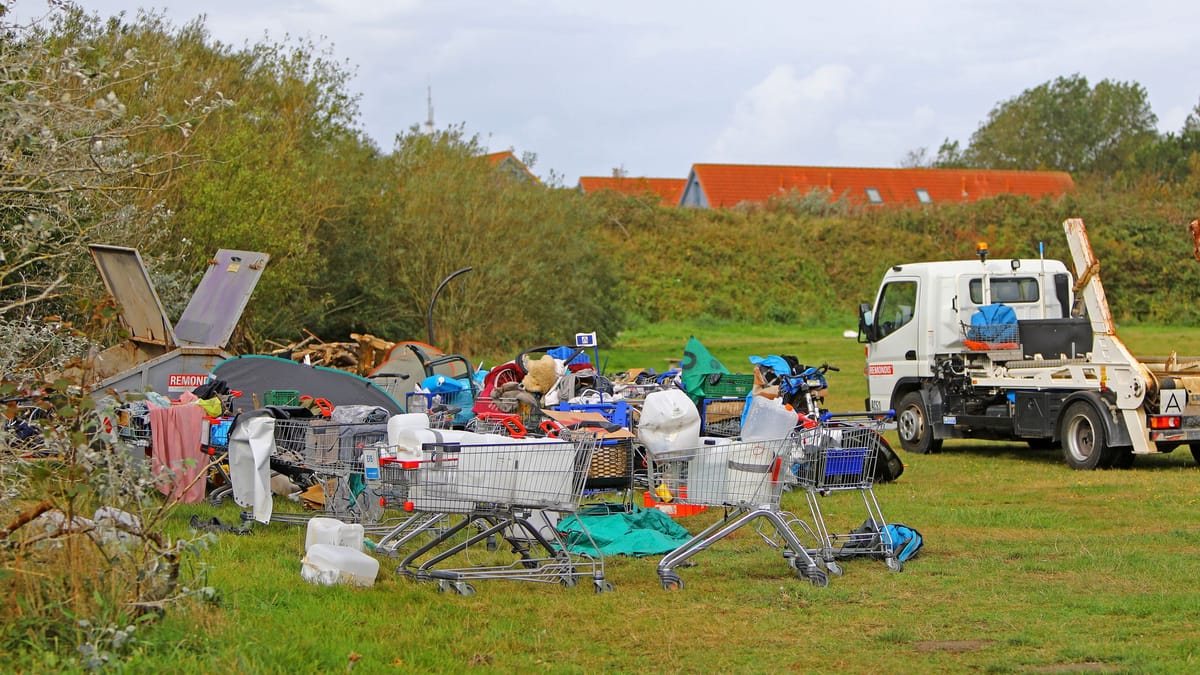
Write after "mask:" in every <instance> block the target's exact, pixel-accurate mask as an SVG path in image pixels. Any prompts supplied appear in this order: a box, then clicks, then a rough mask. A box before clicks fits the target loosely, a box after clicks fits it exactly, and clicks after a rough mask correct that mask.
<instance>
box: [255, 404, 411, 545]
mask: <svg viewBox="0 0 1200 675" xmlns="http://www.w3.org/2000/svg"><path fill="white" fill-rule="evenodd" d="M386 443H387V424H386V423H383V424H376V423H340V422H333V421H330V420H328V419H325V418H311V419H309V418H302V419H281V420H276V421H275V453H274V454H273V455H272V457H271V467H272V469H275V470H278V471H280V472H281V473H284V474H286V475H288V476H289V477H290V478H292V479H293V480H294V481H296V482H297V483H298V484H301V486H302V487H305V486H307V487H313V486H316V489H315V490H314V493H315V495H316V496H317V499H316V500H315V501H316V502H317V503H318V505H319V508H318V509H317V510H315V511H313V512H311V513H272V514H271V522H284V523H294V524H303V523H307V522H308V521H309V520H310V519H311V518H313V517H314V516H327V517H330V518H337V519H338V520H340V521H342V522H346V523H362V524H364V525H366V524H371V523H375V522H376V521H378V519H379V518H380V516H381V515H382V513H383V508H384V507H385V506H386V505H387V502H388V499H387V496H386V495H384V496H382V497H381V495H380V494H379V491H381V490H385V489H386V490H387V491H388V492H389V493H393V492H395V491H396V490H398V489H401V487H402V486H396V485H389V484H388V483H387V480H386V479H388V478H392V477H393V476H395V477H396V478H398V479H399V478H403V474H402V473H400V474H392V473H390V472H389V473H388V474H387V475H386V476H385V475H383V472H382V471H380V472H379V474H380V475H378V476H373V477H372V480H370V481H368V480H367V476H366V475H365V474H364V466H363V457H364V451H366V450H368V449H369V450H371V451H372V452H373V453H375V454H374V455H373V456H374V457H376V458H377V457H378V456H379V453H380V452H381V451H382V450H383V449H384V448H385V446H386ZM368 457H371V455H368ZM375 466H377V464H374V463H372V467H373V468H374V467H375ZM401 500H402V498H397V499H395V500H394V501H397V502H399V501H401ZM246 515H247V514H243V517H245V516H246Z"/></svg>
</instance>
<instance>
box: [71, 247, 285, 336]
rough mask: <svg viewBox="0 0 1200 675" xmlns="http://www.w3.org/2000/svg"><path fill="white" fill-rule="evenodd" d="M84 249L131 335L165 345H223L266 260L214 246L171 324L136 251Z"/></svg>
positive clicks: (252, 252)
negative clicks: (174, 324)
mask: <svg viewBox="0 0 1200 675" xmlns="http://www.w3.org/2000/svg"><path fill="white" fill-rule="evenodd" d="M88 249H89V250H90V251H91V253H92V257H93V258H94V259H95V260H96V268H97V269H98V270H99V271H100V277H101V279H103V280H104V286H105V287H106V288H107V289H108V292H109V293H110V294H111V295H112V296H113V299H114V300H116V301H117V304H118V305H120V307H121V318H122V319H123V320H124V321H125V324H126V325H127V326H128V328H129V332H130V334H131V336H130V337H131V339H133V340H135V341H138V342H147V343H152V344H156V345H162V346H165V347H175V346H185V347H208V348H218V349H222V348H224V347H225V346H226V345H227V344H228V342H229V339H230V338H231V337H232V336H233V331H234V329H235V328H236V327H237V324H238V321H240V320H241V318H242V312H243V311H244V310H245V309H246V303H247V302H249V301H250V295H251V293H253V291H254V287H255V286H256V285H258V279H259V277H261V276H262V273H263V268H265V267H266V265H267V260H268V258H269V256H268V255H267V254H266V253H258V252H256V251H234V250H229V249H220V250H218V251H217V253H216V255H214V256H213V257H212V258H210V259H209V261H208V269H207V270H205V272H204V277H203V278H202V279H201V280H200V285H199V286H197V287H196V290H195V291H194V292H193V293H192V297H191V299H190V300H189V301H188V305H187V308H186V309H184V310H183V315H182V316H180V317H179V324H178V325H177V326H175V327H174V328H172V326H171V321H170V319H168V318H167V312H166V310H165V309H163V305H162V301H161V300H160V299H159V297H158V292H157V291H155V289H154V284H153V282H151V281H150V275H149V273H148V272H147V271H146V266H145V264H144V263H143V262H142V257H141V255H140V254H139V253H138V252H137V249H132V248H125V247H123V246H108V245H105V244H89V245H88Z"/></svg>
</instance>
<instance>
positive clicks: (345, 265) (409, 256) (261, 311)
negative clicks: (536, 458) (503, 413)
mask: <svg viewBox="0 0 1200 675" xmlns="http://www.w3.org/2000/svg"><path fill="white" fill-rule="evenodd" d="M351 72H352V70H351V66H350V64H346V63H344V62H340V61H338V60H337V59H336V57H335V56H334V55H333V54H332V53H331V52H329V51H328V50H325V49H322V48H321V47H320V46H319V45H316V44H313V43H312V42H309V41H305V40H290V41H285V42H267V41H264V42H260V43H258V44H254V45H249V46H245V47H241V48H233V47H231V46H229V45H224V44H222V43H220V42H218V41H216V40H214V39H213V38H212V36H211V35H210V34H209V33H208V30H207V28H206V27H205V25H204V22H203V20H202V19H197V20H195V21H192V22H190V23H187V24H184V25H182V26H176V25H172V24H170V23H169V22H168V21H166V19H165V18H164V17H163V16H162V15H161V14H156V13H138V15H137V16H136V17H132V18H130V17H127V16H121V17H112V18H104V17H100V16H96V15H92V14H89V13H87V12H86V11H85V10H83V9H81V8H79V7H77V6H74V5H72V4H70V3H68V2H63V3H56V5H55V7H54V9H53V11H52V12H51V13H50V15H49V16H48V18H47V19H46V20H44V21H42V22H39V23H38V24H36V25H29V26H21V25H15V24H12V23H9V22H7V21H6V17H5V16H4V15H3V14H2V13H0V153H2V154H0V160H2V161H0V193H3V195H4V197H3V200H2V202H0V338H4V339H6V341H7V342H8V344H9V345H11V346H12V347H11V348H10V349H9V350H8V351H7V352H6V354H5V355H4V356H0V366H3V367H4V370H5V372H14V371H16V370H19V369H21V368H47V367H51V366H54V365H56V364H59V363H61V362H62V361H63V360H64V359H66V358H70V357H71V356H77V355H78V353H79V352H80V351H81V350H83V349H85V348H86V347H87V346H88V345H90V344H93V343H96V344H108V343H111V341H113V340H115V339H116V338H117V337H119V328H118V327H116V326H115V324H114V323H113V322H112V320H111V319H112V308H111V307H109V306H107V305H106V299H105V291H104V289H103V286H102V284H101V283H100V281H99V278H98V276H97V274H96V273H95V271H94V269H93V265H92V262H91V258H90V256H89V255H88V253H87V249H86V246H87V244H88V243H105V244H114V245H123V246H129V247H133V248H137V249H138V250H139V252H140V253H141V255H142V257H143V258H144V259H145V260H146V261H147V264H148V266H149V268H150V273H151V277H152V279H153V281H154V284H155V287H156V289H157V290H158V292H159V295H160V297H161V299H162V302H163V304H164V305H165V307H166V309H167V313H168V315H169V316H171V317H172V318H175V317H178V315H179V313H180V312H181V311H182V309H183V307H184V306H185V305H186V303H187V300H188V299H189V297H190V294H191V292H192V290H193V289H194V287H195V284H196V282H197V281H198V279H199V276H200V275H201V274H202V272H203V270H204V268H205V266H206V264H207V261H208V259H209V256H210V255H211V254H212V252H213V251H215V250H216V249H218V248H232V249H241V250H255V251H263V252H266V253H269V254H270V256H271V262H270V264H269V266H268V270H267V272H266V273H265V274H264V275H263V276H262V279H261V281H260V282H259V285H258V287H257V288H256V290H255V292H254V296H253V298H252V300H251V302H250V304H249V306H248V307H247V311H246V312H245V314H244V315H243V319H242V322H241V324H240V326H239V331H238V333H237V343H236V344H235V345H234V348H235V349H237V350H239V351H247V352H250V351H264V350H266V349H268V348H270V347H272V346H275V345H283V344H287V343H289V342H292V341H295V340H297V339H299V338H300V337H302V336H303V334H304V332H305V331H308V332H312V333H315V334H317V335H319V336H322V337H323V338H325V339H333V340H338V339H344V337H345V336H347V335H348V334H349V333H350V332H369V333H373V334H375V335H378V336H380V337H384V338H387V339H392V340H401V339H424V337H425V334H426V311H427V309H428V303H429V301H430V298H431V296H432V294H433V292H434V290H435V288H436V287H437V285H438V284H439V282H440V281H441V280H442V279H444V278H446V276H447V275H449V274H451V273H452V272H454V271H455V270H458V269H461V268H463V267H468V266H470V267H472V268H473V271H472V272H471V273H469V274H465V275H463V276H461V277H459V278H456V279H455V281H454V282H453V283H452V284H449V285H448V286H447V288H446V290H445V292H444V293H443V294H442V295H441V296H440V298H439V300H438V304H437V310H436V312H435V314H434V323H435V326H436V328H437V330H436V334H437V335H438V336H439V342H440V343H441V344H440V345H439V346H441V347H443V348H446V349H449V350H452V351H461V352H463V353H468V354H471V353H476V352H479V353H488V354H497V353H505V352H509V353H515V352H514V350H517V349H520V348H523V347H529V346H532V345H534V344H545V343H552V342H560V341H563V340H566V339H568V338H569V337H570V336H571V334H573V333H575V332H579V331H592V330H595V331H597V332H598V333H600V335H601V336H602V339H605V340H611V339H612V338H613V337H615V335H616V334H617V332H618V331H619V330H620V329H621V328H622V327H623V326H626V325H628V324H629V322H631V321H654V320H657V319H660V318H674V317H680V316H688V317H696V316H709V317H713V318H718V319H731V320H750V321H785V322H787V321H800V320H829V321H833V320H842V319H843V318H844V317H843V315H845V314H846V313H847V312H852V311H853V307H854V306H855V303H856V302H858V301H859V300H861V299H863V298H862V297H859V296H861V295H863V293H866V292H869V290H867V289H866V287H867V286H868V285H869V284H867V283H866V282H864V281H863V279H864V278H865V277H868V276H875V275H874V274H865V271H869V270H865V268H867V267H869V265H868V264H867V263H866V262H865V261H879V260H881V255H883V254H882V253H881V251H891V250H897V249H896V242H897V241H903V242H905V246H906V248H907V249H908V250H909V251H913V252H918V251H922V250H928V251H929V252H930V254H931V255H934V254H938V253H941V252H944V251H945V246H946V243H947V241H957V240H959V239H964V240H965V239H972V240H973V239H974V238H975V237H977V236H978V235H979V234H980V232H981V231H989V230H994V232H995V234H996V235H997V236H999V237H1000V238H1001V239H1003V238H1006V237H1007V238H1011V239H1012V240H1013V241H1014V243H1015V242H1017V241H1021V243H1023V244H1024V243H1028V242H1027V241H1024V240H1027V239H1029V238H1031V237H1033V236H1043V235H1042V234H1041V233H1045V235H1044V236H1047V237H1048V238H1053V237H1054V236H1055V235H1054V232H1053V228H1054V227H1056V225H1057V223H1058V222H1061V220H1062V217H1063V216H1066V215H1081V216H1083V217H1084V218H1085V219H1087V218H1088V217H1089V211H1091V212H1093V213H1095V214H1096V215H1098V216H1100V217H1102V218H1104V219H1111V220H1112V222H1113V223H1114V225H1121V226H1131V227H1132V226H1133V225H1134V224H1136V227H1137V228H1138V234H1137V240H1138V241H1141V242H1144V243H1146V244H1148V245H1156V242H1159V239H1161V240H1162V242H1167V241H1170V240H1171V236H1172V235H1169V234H1167V230H1163V231H1162V232H1159V231H1158V230H1157V229H1156V228H1159V227H1160V226H1164V225H1165V224H1166V223H1171V222H1175V221H1177V220H1180V219H1184V218H1185V216H1186V215H1187V214H1194V213H1195V212H1196V211H1197V201H1198V198H1200V189H1198V187H1197V182H1198V179H1197V177H1198V176H1200V160H1198V159H1197V157H1198V156H1200V105H1198V106H1197V110H1196V111H1194V112H1193V114H1192V115H1191V116H1190V117H1189V118H1188V121H1187V124H1186V125H1185V127H1184V128H1183V129H1181V130H1180V132H1179V133H1169V134H1165V135H1159V134H1158V133H1157V132H1156V131H1155V127H1154V125H1155V124H1156V121H1157V120H1156V118H1155V116H1154V115H1153V113H1152V111H1151V110H1150V107H1149V104H1148V102H1147V98H1146V92H1145V90H1144V89H1143V88H1142V87H1141V86H1140V85H1137V84H1136V83H1121V82H1110V81H1107V80H1105V81H1103V82H1100V83H1098V84H1097V85H1096V86H1095V87H1092V86H1090V85H1089V84H1088V82H1087V81H1086V79H1084V78H1082V77H1080V76H1078V75H1074V76H1069V77H1063V78H1058V79H1056V80H1054V81H1053V82H1049V83H1045V84H1042V85H1038V86H1035V87H1034V88H1032V89H1029V90H1027V91H1025V92H1023V93H1021V94H1020V95H1018V96H1016V97H1014V98H1012V99H1009V100H1006V101H1003V102H1001V103H999V104H998V105H997V106H996V108H995V109H993V111H992V112H991V113H990V114H989V115H988V118H987V119H986V120H985V121H984V122H983V123H982V124H981V125H980V127H979V129H978V130H977V131H976V132H975V134H973V135H972V137H971V139H970V141H969V143H968V144H967V145H966V146H965V147H960V146H959V144H958V143H957V142H955V141H950V140H949V139H947V141H946V142H945V143H943V145H942V147H941V148H940V149H939V150H938V152H937V154H936V156H935V157H932V158H930V157H928V153H927V152H926V151H925V150H924V149H921V150H917V151H913V152H912V153H910V156H909V157H907V158H905V160H903V162H902V163H903V164H906V165H910V166H944V167H950V166H963V167H971V166H974V167H987V168H1013V169H1062V170H1067V171H1071V172H1072V173H1073V174H1074V175H1075V177H1076V180H1077V182H1078V184H1079V186H1080V189H1079V190H1078V192H1077V194H1075V195H1072V196H1070V197H1068V198H1066V199H1065V200H1060V201H1058V202H1048V201H1038V200H1029V199H1018V198H1000V199H997V200H988V202H986V203H981V204H976V205H938V206H933V207H922V208H920V209H914V210H905V211H896V210H887V211H857V210H855V209H850V208H845V207H844V205H843V207H838V208H834V207H835V206H836V205H833V206H831V205H830V204H829V203H828V202H821V203H819V204H818V203H817V202H816V201H814V200H812V199H811V198H809V197H808V196H804V195H799V196H797V195H785V196H781V197H780V198H779V199H777V200H772V202H770V203H767V204H762V205H756V206H749V205H748V206H746V207H744V208H740V209H733V210H727V211H701V210H681V209H674V208H664V207H660V206H658V205H656V204H655V203H654V202H653V201H652V200H649V199H643V198H640V197H621V196H615V195H609V196H605V197H595V196H584V195H582V194H580V193H578V192H577V191H575V190H572V189H566V188H564V187H563V186H560V185H554V184H550V185H542V184H536V183H529V182H525V181H520V180H514V179H513V178H512V177H511V176H507V175H506V174H503V173H499V172H496V171H495V170H494V169H493V168H492V167H491V166H490V165H489V164H488V163H487V162H486V161H483V160H482V159H481V157H482V155H483V154H484V148H483V147H482V145H481V143H480V142H479V139H478V137H477V136H474V135H472V134H470V133H469V132H468V131H467V130H466V129H465V128H464V127H461V126H459V127H451V128H447V129H443V130H438V131H435V132H432V133H422V132H421V131H420V130H419V129H417V128H416V127H413V128H411V129H408V130H406V131H403V132H401V133H398V134H397V135H396V136H395V138H394V139H393V142H392V146H391V147H390V148H386V149H381V148H379V147H377V146H376V145H375V144H374V143H373V142H372V141H371V140H370V139H368V138H367V137H366V136H365V134H364V133H363V131H362V130H361V127H360V126H359V119H358V95H357V94H356V93H354V92H352V91H350V88H349V80H350V74H351ZM530 159H532V158H530ZM1080 210H1082V211H1084V212H1083V213H1080ZM1196 215H1200V214H1196ZM1191 217H1195V215H1192V216H1191ZM1047 228H1050V230H1049V231H1047ZM1143 230H1144V231H1143ZM1112 234H1113V236H1118V235H1119V236H1121V237H1126V236H1127V233H1115V232H1114V233H1112ZM1059 238H1061V237H1059ZM1050 240H1057V239H1050ZM1093 241H1099V242H1100V243H1098V244H1097V247H1098V248H1100V249H1105V247H1110V246H1111V247H1113V248H1114V249H1120V248H1122V247H1125V246H1126V245H1125V244H1121V243H1118V242H1119V241H1120V240H1119V239H1112V240H1111V243H1109V242H1110V240H1109V239H1108V238H1107V236H1106V233H1104V232H1101V233H1100V235H1099V237H1096V235H1094V238H1093ZM1184 243H1186V242H1183V241H1182V239H1181V240H1180V243H1179V246H1183V245H1184ZM1164 245H1167V244H1165V243H1164ZM875 246H877V247H879V248H872V247H875ZM1188 246H1189V247H1190V244H1188ZM1167 247H1168V249H1170V247H1171V246H1170V245H1167ZM1158 250H1159V251H1160V252H1161V251H1162V250H1164V249H1162V248H1161V247H1160V248H1159V249H1158ZM1187 250H1190V248H1188V249H1187ZM1101 252H1103V250H1102V251H1101ZM1113 253H1114V254H1124V253H1128V251H1124V250H1114V251H1113ZM1134 253H1135V254H1136V253H1137V251H1134ZM1144 257H1145V258H1146V260H1145V261H1144V262H1145V265H1146V268H1145V278H1146V279H1149V278H1153V277H1154V275H1156V274H1160V273H1162V272H1163V263H1162V262H1161V261H1156V260H1153V259H1152V258H1153V256H1144ZM1126 258H1128V256H1126ZM1133 258H1134V259H1135V262H1137V263H1138V264H1141V259H1140V258H1139V257H1138V255H1134V256H1133ZM1102 259H1103V258H1102ZM1122 266H1123V268H1125V267H1126V261H1125V260H1123V261H1122ZM1128 269H1129V270H1131V271H1133V272H1137V273H1140V270H1142V268H1141V267H1136V266H1128ZM1130 283H1131V287H1132V286H1136V285H1137V284H1142V283H1146V282H1145V280H1144V279H1143V278H1142V277H1138V281H1136V282H1133V281H1131V282H1130ZM1194 286H1195V285H1194ZM848 291H853V293H850V292H848ZM849 296H853V297H849ZM1131 306H1132V305H1131ZM1193 306H1196V305H1195V303H1193ZM1187 311H1191V310H1190V308H1189V309H1188V310H1187ZM1159 314H1161V312H1160V311H1159V310H1157V309H1155V308H1154V307H1147V308H1146V309H1145V310H1144V311H1143V310H1142V309H1137V310H1132V311H1131V316H1137V317H1139V318H1145V319H1148V320H1153V319H1161V318H1164V317H1162V316H1160V315H1159ZM1166 318H1170V317H1166ZM48 345H49V346H48Z"/></svg>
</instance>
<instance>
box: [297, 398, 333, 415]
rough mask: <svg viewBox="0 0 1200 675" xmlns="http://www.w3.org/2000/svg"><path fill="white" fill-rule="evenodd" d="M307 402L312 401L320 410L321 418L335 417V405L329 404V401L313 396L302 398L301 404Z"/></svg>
mask: <svg viewBox="0 0 1200 675" xmlns="http://www.w3.org/2000/svg"><path fill="white" fill-rule="evenodd" d="M305 401H312V402H313V404H314V405H316V406H317V408H319V409H320V411H321V417H329V416H331V415H333V404H332V403H330V402H329V399H324V398H313V397H311V396H301V397H300V402H301V403H303V402H305Z"/></svg>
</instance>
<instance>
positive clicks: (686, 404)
mask: <svg viewBox="0 0 1200 675" xmlns="http://www.w3.org/2000/svg"><path fill="white" fill-rule="evenodd" d="M638 440H640V441H641V442H642V444H643V445H645V446H646V451H647V452H649V453H650V455H651V456H652V457H653V458H655V459H658V460H663V459H669V458H671V457H673V456H676V457H677V456H679V455H680V454H681V453H685V452H691V451H693V450H694V449H695V448H696V446H698V445H700V412H699V411H698V410H696V404H695V403H693V402H692V399H690V398H688V395H687V394H686V393H684V392H683V391H682V390H680V389H669V390H667V391H655V392H651V393H649V394H647V395H646V400H645V401H644V402H643V403H642V416H641V420H640V421H639V422H638Z"/></svg>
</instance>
